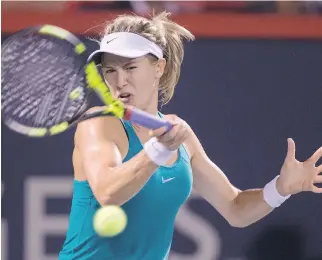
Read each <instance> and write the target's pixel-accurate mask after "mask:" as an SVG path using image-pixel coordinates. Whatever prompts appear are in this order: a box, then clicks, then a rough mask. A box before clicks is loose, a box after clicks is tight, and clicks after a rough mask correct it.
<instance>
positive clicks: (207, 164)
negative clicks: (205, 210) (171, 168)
mask: <svg viewBox="0 0 322 260" xmlns="http://www.w3.org/2000/svg"><path fill="white" fill-rule="evenodd" d="M189 146H190V150H192V151H193V152H192V158H191V164H192V170H193V173H194V188H195V190H196V191H197V192H198V193H199V194H200V195H201V196H202V197H204V198H205V199H206V200H207V201H208V202H209V203H210V204H211V205H212V206H213V207H215V208H216V209H217V210H218V212H219V213H220V214H221V215H222V216H223V217H224V218H225V219H226V220H227V221H228V222H229V223H230V224H231V225H232V226H235V227H245V226H248V225H250V224H252V223H254V222H256V221H258V220H259V219H261V218H263V217H264V216H266V215H267V214H269V213H270V212H271V211H272V210H273V209H272V208H271V207H270V206H269V205H268V204H267V203H266V202H265V200H264V199H263V189H250V190H244V191H241V190H239V189H237V188H236V187H234V186H233V185H232V184H231V183H230V181H229V180H228V178H227V177H226V175H225V174H224V173H223V172H222V170H221V169H220V168H219V167H218V166H217V165H215V164H214V163H213V162H212V161H211V160H210V159H209V158H208V156H207V155H206V153H205V151H204V149H203V148H202V146H201V144H200V142H199V140H198V139H197V137H196V136H195V135H194V134H192V137H191V138H190V140H189Z"/></svg>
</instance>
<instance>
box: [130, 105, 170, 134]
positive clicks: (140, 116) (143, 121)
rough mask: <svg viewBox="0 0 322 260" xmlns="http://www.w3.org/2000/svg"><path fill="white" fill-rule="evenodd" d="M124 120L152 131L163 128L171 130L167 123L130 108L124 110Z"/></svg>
mask: <svg viewBox="0 0 322 260" xmlns="http://www.w3.org/2000/svg"><path fill="white" fill-rule="evenodd" d="M124 119H125V120H128V121H131V122H133V123H135V124H138V125H141V126H144V127H146V128H149V129H153V130H154V129H158V128H160V127H163V126H167V127H168V130H170V129H171V128H172V125H171V124H170V123H169V122H168V121H166V120H164V119H162V118H158V117H156V116H153V115H151V114H149V113H147V112H145V111H142V110H139V109H137V108H134V107H130V106H129V107H127V108H126V112H125V115H124Z"/></svg>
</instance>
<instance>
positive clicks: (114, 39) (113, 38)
mask: <svg viewBox="0 0 322 260" xmlns="http://www.w3.org/2000/svg"><path fill="white" fill-rule="evenodd" d="M115 39H117V37H116V38H113V39H112V40H109V41H107V42H106V44H109V43H110V42H111V41H114V40H115Z"/></svg>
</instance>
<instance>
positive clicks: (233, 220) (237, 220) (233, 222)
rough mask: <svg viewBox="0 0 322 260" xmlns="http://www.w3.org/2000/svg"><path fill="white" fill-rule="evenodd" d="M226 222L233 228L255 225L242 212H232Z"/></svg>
mask: <svg viewBox="0 0 322 260" xmlns="http://www.w3.org/2000/svg"><path fill="white" fill-rule="evenodd" d="M225 219H226V221H227V222H228V224H229V225H230V226H232V227H236V228H245V227H248V226H250V225H251V224H253V221H250V219H247V218H246V216H245V215H244V214H243V213H242V212H236V211H235V212H231V214H229V215H227V216H226V218H225Z"/></svg>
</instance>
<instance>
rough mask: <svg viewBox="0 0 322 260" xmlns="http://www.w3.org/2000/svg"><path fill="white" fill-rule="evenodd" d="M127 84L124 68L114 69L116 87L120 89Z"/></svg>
mask: <svg viewBox="0 0 322 260" xmlns="http://www.w3.org/2000/svg"><path fill="white" fill-rule="evenodd" d="M126 85H127V74H126V73H125V71H124V70H122V69H121V70H117V71H116V87H117V88H118V89H122V88H123V87H125V86H126Z"/></svg>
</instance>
